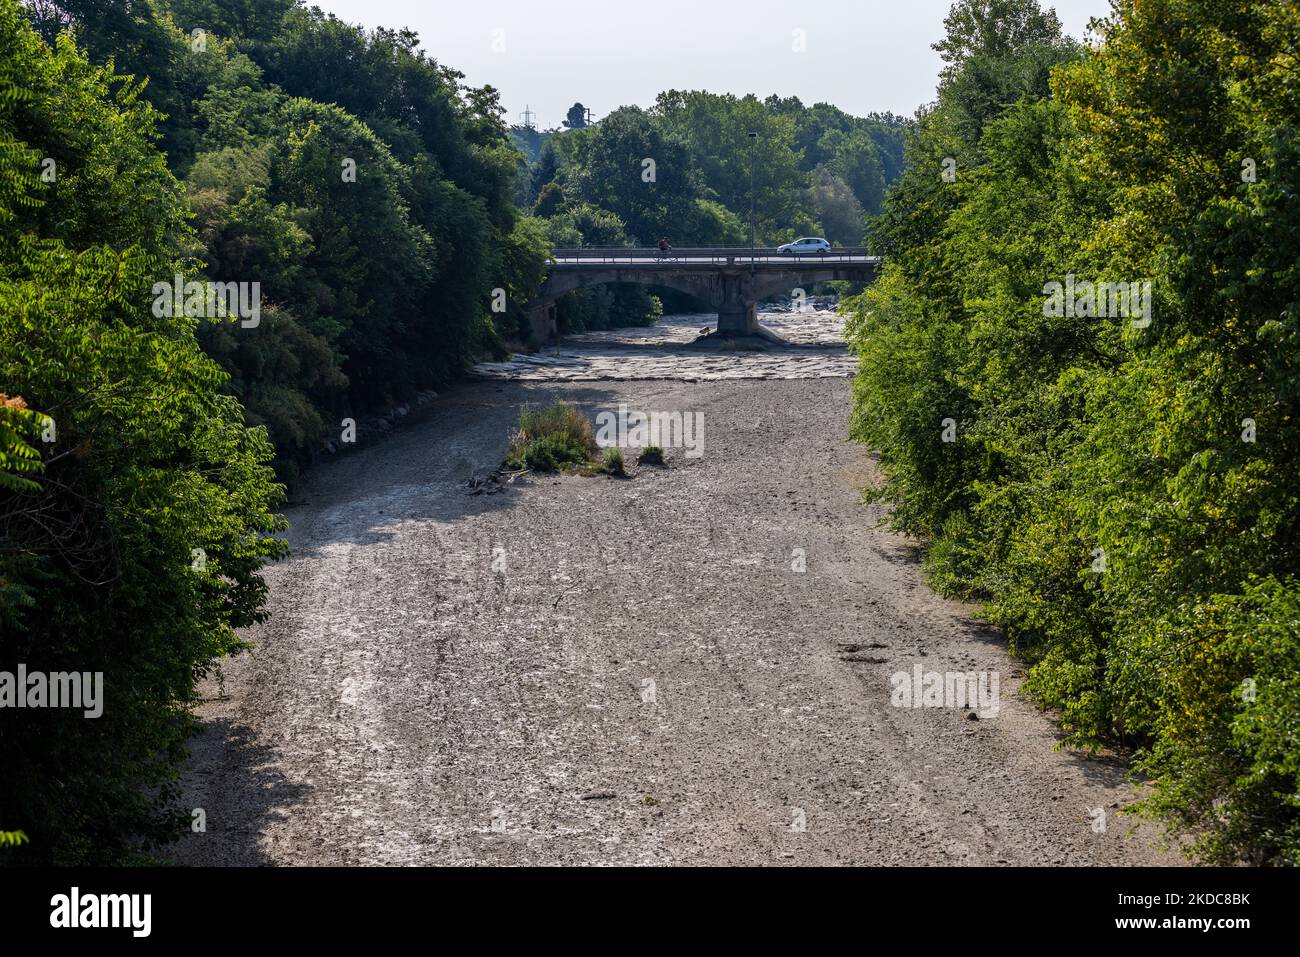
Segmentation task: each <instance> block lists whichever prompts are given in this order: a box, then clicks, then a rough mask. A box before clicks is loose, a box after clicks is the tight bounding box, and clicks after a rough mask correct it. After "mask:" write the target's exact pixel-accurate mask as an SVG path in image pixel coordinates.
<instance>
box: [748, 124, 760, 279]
mask: <svg viewBox="0 0 1300 957" xmlns="http://www.w3.org/2000/svg"><path fill="white" fill-rule="evenodd" d="M757 156H758V133H756V132H751V133H750V134H749V271H750V272H751V273H753V272H754V269H755V260H756V259H757V257H758V232H757V229H758V227H757V226H756V225H755V214H756V210H757V208H758V194H757V193H756V192H755V190H754V167H755V166H756V165H757Z"/></svg>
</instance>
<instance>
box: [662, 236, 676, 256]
mask: <svg viewBox="0 0 1300 957" xmlns="http://www.w3.org/2000/svg"><path fill="white" fill-rule="evenodd" d="M672 248H673V247H672V246H670V245H668V240H666V239H661V240H659V252H660V253H662V254H665V255H666V254H667V253H668V250H670V249H672Z"/></svg>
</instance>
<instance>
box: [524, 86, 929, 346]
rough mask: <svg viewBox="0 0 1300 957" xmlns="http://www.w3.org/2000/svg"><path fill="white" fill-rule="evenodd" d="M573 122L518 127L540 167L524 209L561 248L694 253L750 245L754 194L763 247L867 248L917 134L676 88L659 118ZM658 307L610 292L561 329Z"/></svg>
mask: <svg viewBox="0 0 1300 957" xmlns="http://www.w3.org/2000/svg"><path fill="white" fill-rule="evenodd" d="M566 125H567V126H568V129H567V130H559V131H555V130H552V131H538V130H536V129H532V128H528V127H520V126H516V127H513V128H512V133H513V135H514V137H515V141H516V143H518V144H519V146H520V148H521V149H523V150H524V152H525V153H526V154H527V155H528V156H529V157H530V160H531V162H530V165H529V170H528V174H529V175H528V176H527V178H526V179H523V180H521V184H520V192H519V195H518V199H519V202H520V203H521V204H522V205H524V206H526V207H529V208H531V209H532V210H533V212H534V213H535V214H536V215H537V216H538V217H539V218H540V219H541V220H542V221H543V222H544V224H545V226H546V230H547V235H548V237H549V238H550V239H551V240H552V242H553V243H554V244H555V245H557V246H579V245H586V246H619V245H628V244H631V245H643V246H645V245H652V244H654V243H655V242H657V241H658V240H659V239H661V238H666V239H668V240H669V241H670V242H671V243H672V244H674V245H677V246H689V245H748V244H749V242H750V207H751V198H752V202H753V205H754V208H755V230H756V238H757V241H758V243H759V244H760V245H767V244H773V243H781V242H789V241H790V240H792V239H795V238H797V237H799V236H804V235H822V236H825V237H826V238H828V239H830V240H831V242H833V243H839V244H841V245H858V244H860V243H861V242H862V241H863V236H864V233H865V232H866V218H867V217H868V216H870V215H873V214H875V213H878V212H880V209H881V204H882V202H883V200H884V195H885V190H886V188H887V187H888V186H889V185H890V184H891V183H892V182H893V181H894V180H896V179H897V178H898V176H899V175H900V173H901V172H902V166H903V140H904V136H905V134H906V132H907V130H908V128H909V127H910V125H911V124H910V122H909V121H907V120H904V119H903V118H901V117H897V116H893V115H891V114H873V115H872V116H869V117H866V118H860V117H854V116H850V115H849V114H847V113H845V112H844V111H842V110H840V109H838V108H836V107H834V106H831V105H829V104H826V103H818V104H817V105H816V106H812V107H806V106H804V105H803V104H802V103H801V102H800V101H799V100H798V99H797V98H795V97H789V98H786V99H781V98H778V97H776V96H770V97H768V98H767V99H766V100H760V99H758V98H757V97H755V96H745V97H736V96H733V95H730V94H715V93H707V92H704V91H679V90H669V91H667V92H665V93H662V94H660V95H659V97H658V99H657V100H656V102H655V104H654V106H652V107H651V108H649V109H640V108H638V107H630V106H629V107H623V108H621V109H618V110H615V111H614V112H613V113H610V114H609V115H608V116H605V117H602V118H599V119H598V120H597V121H596V122H594V123H588V121H587V120H586V119H585V111H584V109H583V107H582V105H581V104H575V105H574V108H573V109H572V110H570V111H569V119H568V120H567V121H566ZM750 133H756V134H757V136H755V137H753V138H751V137H750ZM668 298H672V299H674V300H680V299H681V298H682V297H679V296H671V295H670V296H669V297H668ZM656 311H657V310H656V309H655V307H654V305H653V303H652V302H651V300H650V297H649V295H648V294H647V293H646V292H645V290H644V289H643V288H642V287H626V288H622V287H615V288H612V289H604V288H602V289H594V290H585V291H582V292H579V293H575V294H573V295H571V296H570V297H568V298H567V299H566V300H565V302H564V303H562V305H561V319H562V321H563V322H564V323H565V325H566V326H568V327H574V328H580V327H583V326H591V325H608V324H610V323H625V322H637V321H643V320H644V319H645V318H646V317H647V316H653V315H654V314H655V312H656Z"/></svg>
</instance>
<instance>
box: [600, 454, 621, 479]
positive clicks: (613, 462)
mask: <svg viewBox="0 0 1300 957" xmlns="http://www.w3.org/2000/svg"><path fill="white" fill-rule="evenodd" d="M601 467H602V468H603V469H604V470H605V473H606V474H608V475H616V476H620V477H621V476H624V475H627V466H626V465H625V464H624V462H623V450H622V449H618V448H614V449H606V450H605V460H604V462H603V463H602V466H601Z"/></svg>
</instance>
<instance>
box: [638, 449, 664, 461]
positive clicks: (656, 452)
mask: <svg viewBox="0 0 1300 957" xmlns="http://www.w3.org/2000/svg"><path fill="white" fill-rule="evenodd" d="M636 461H637V464H638V465H663V464H664V450H663V449H661V448H659V446H657V445H651V446H649V447H648V448H645V449H643V450H642V451H641V457H640V458H638V459H637V460H636Z"/></svg>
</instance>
